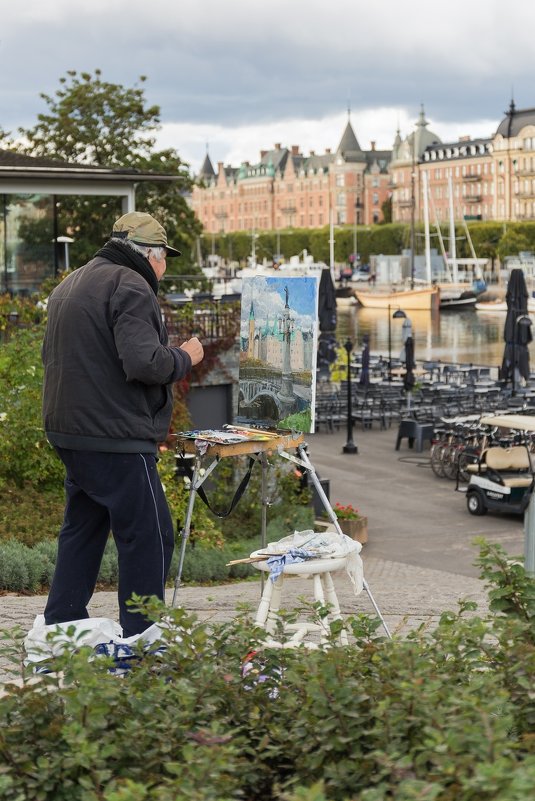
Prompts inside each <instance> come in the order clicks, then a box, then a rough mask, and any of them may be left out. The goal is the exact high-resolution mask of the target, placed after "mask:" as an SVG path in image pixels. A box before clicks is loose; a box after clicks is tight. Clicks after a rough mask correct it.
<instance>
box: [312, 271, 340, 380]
mask: <svg viewBox="0 0 535 801" xmlns="http://www.w3.org/2000/svg"><path fill="white" fill-rule="evenodd" d="M318 319H319V330H320V334H319V337H318V365H317V366H318V375H319V378H320V379H323V380H328V378H329V375H330V370H329V368H330V365H331V364H333V363H334V362H335V361H336V356H337V343H336V320H337V315H336V292H335V289H334V284H333V281H332V278H331V271H330V270H329V269H323V270H322V271H321V276H320V285H319V288H318Z"/></svg>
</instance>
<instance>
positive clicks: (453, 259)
mask: <svg viewBox="0 0 535 801" xmlns="http://www.w3.org/2000/svg"><path fill="white" fill-rule="evenodd" d="M448 196H449V202H450V259H451V267H452V270H453V283H454V284H456V283H457V282H458V280H459V274H458V271H457V247H456V243H455V219H454V215H453V180H452V177H451V172H450V174H449V176H448Z"/></svg>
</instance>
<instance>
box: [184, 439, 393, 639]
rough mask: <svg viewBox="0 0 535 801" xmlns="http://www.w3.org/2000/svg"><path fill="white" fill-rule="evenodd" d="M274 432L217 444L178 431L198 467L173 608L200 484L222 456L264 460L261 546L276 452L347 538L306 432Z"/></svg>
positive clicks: (372, 601)
mask: <svg viewBox="0 0 535 801" xmlns="http://www.w3.org/2000/svg"><path fill="white" fill-rule="evenodd" d="M269 433H271V434H273V436H272V438H270V439H269V440H264V441H254V440H253V441H247V442H238V443H213V442H209V441H207V440H195V439H192V437H191V436H190V434H186V433H185V434H182V435H181V434H177V435H176V438H177V446H176V449H177V452H178V453H180V454H189V455H193V456H194V457H195V460H194V466H193V475H192V478H191V483H190V491H189V493H190V494H189V499H188V506H187V510H186V520H185V522H184V527H183V528H182V531H181V538H182V541H181V547H180V556H179V560H178V569H177V574H176V578H175V585H174V591H173V599H172V602H171V606H172V607H173V608H175V607H176V605H177V599H178V591H179V589H180V585H181V581H182V571H183V568H184V556H185V553H186V544H187V541H188V538H189V535H190V529H191V520H192V516H193V507H194V505H195V500H196V497H197V494H198V492H199V489H200V487H202V485H203V483H204V482H205V481H206V479H207V478H208V477H209V476H210V475H211V473H212V472H213V470H214V469H215V468H216V467H217V465H218V464H219V461H220V460H221V459H224V458H227V457H235V456H251V457H253V458H255V459H257V460H258V461H259V462H260V465H261V468H262V483H261V495H262V498H261V503H262V512H261V528H260V547H261V548H265V547H266V545H267V542H266V536H267V535H266V532H267V507H268V503H269V499H268V497H267V473H268V468H269V464H268V459H267V457H268V455H272V454H274V453H276V454H277V455H278V456H280V457H281V458H283V459H287V460H289V461H291V462H294V463H295V464H297V465H298V466H299V467H301V468H302V469H304V470H305V471H306V472H307V474H308V476H309V477H310V480H311V481H312V484H313V485H314V487H315V488H316V491H317V493H318V496H319V498H320V500H321V502H322V503H323V506H324V508H325V511H326V513H327V516H328V517H329V520H330V521H331V523H332V524H333V525H334V527H335V529H336V531H337V532H338V534H339V535H340V537H341V538H343V537H344V534H343V532H342V529H341V528H340V524H339V522H338V518H337V517H336V514H335V513H334V511H333V508H332V506H331V504H330V502H329V499H328V498H327V496H326V494H325V492H324V490H323V487H322V486H321V482H320V480H319V478H318V476H317V473H316V470H315V468H314V466H313V464H312V463H311V461H310V459H309V457H308V453H307V450H306V447H307V446H306V443H305V439H304V435H303V434H302V433H300V432H291V433H288V432H282V433H280V434H279V433H278V432H269ZM288 450H296V451H297V453H298V456H294V455H293V454H291V453H288ZM210 459H211V462H210V463H209V464H208V466H207V467H205V469H204V473H203V474H202V475H201V469H202V465H203V463H205V462H206V461H208V460H210ZM262 589H263V576H262ZM364 589H365V591H366V593H367V595H368V597H369V599H370V601H371V603H372V606H373V608H374V609H375V612H376V613H377V615H378V617H379V619H380V620H381V623H382V625H383V628H384V630H385V632H386V634H387V636H388V637H389V638H390V637H391V634H390V631H389V629H388V626H387V624H386V622H385V620H384V618H383V615H382V614H381V611H380V609H379V607H378V606H377V604H376V602H375V599H374V597H373V595H372V593H371V590H370V587H369V585H368V582H367V581H366V579H364Z"/></svg>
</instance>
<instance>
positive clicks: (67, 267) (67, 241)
mask: <svg viewBox="0 0 535 801" xmlns="http://www.w3.org/2000/svg"><path fill="white" fill-rule="evenodd" d="M56 242H61V243H62V244H63V245H65V272H68V271H69V270H70V264H69V245H72V243H73V242H74V239H73V238H72V237H71V236H58V237H57V238H56Z"/></svg>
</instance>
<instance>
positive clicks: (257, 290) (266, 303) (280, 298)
mask: <svg viewBox="0 0 535 801" xmlns="http://www.w3.org/2000/svg"><path fill="white" fill-rule="evenodd" d="M297 283H299V284H300V287H299V291H298V290H297V288H296V286H295V285H296V284H297ZM285 286H287V287H288V288H289V297H288V305H289V307H290V309H291V317H292V319H293V321H294V324H295V327H296V328H299V330H301V331H312V330H313V329H314V321H315V320H316V318H317V313H318V312H317V307H318V297H317V281H316V280H314V279H312V278H310V277H307V276H304V277H302V278H295V277H291V276H282V277H275V278H272V277H269V278H266V277H265V276H258V275H255V276H254V277H249V278H244V279H243V285H242V304H241V308H242V319H241V335H242V337H247V336H248V333H249V311H250V309H251V300H252V301H253V304H254V313H255V321H256V325H257V327H258V326H262V325H265V324H266V322H269V323H271V325H273V323H274V322H275V324H276V320H277V319H278V318H279V317H282V315H283V312H284V306H285V304H286V294H285V292H284V287H285Z"/></svg>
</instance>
